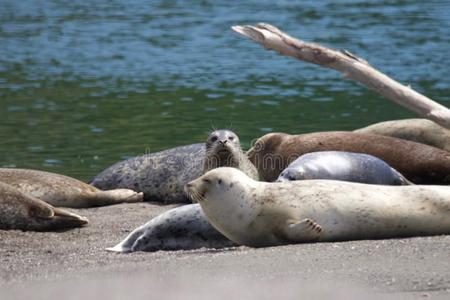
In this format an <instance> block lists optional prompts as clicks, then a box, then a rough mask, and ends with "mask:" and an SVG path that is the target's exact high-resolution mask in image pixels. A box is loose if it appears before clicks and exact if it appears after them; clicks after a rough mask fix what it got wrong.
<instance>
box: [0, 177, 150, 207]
mask: <svg viewBox="0 0 450 300" xmlns="http://www.w3.org/2000/svg"><path fill="white" fill-rule="evenodd" d="M0 182H3V183H6V184H8V185H10V186H12V187H14V188H16V189H18V190H19V191H21V192H22V193H24V194H27V195H30V196H32V197H35V198H38V199H41V200H43V201H45V202H47V203H49V204H51V205H54V206H64V207H73V208H85V207H94V206H103V205H111V204H117V203H123V202H128V203H134V202H140V201H142V199H143V195H142V193H136V192H135V191H132V190H129V189H115V190H110V191H101V190H99V189H97V188H95V187H93V186H91V185H88V184H86V183H84V182H81V181H79V180H77V179H75V178H71V177H68V176H64V175H60V174H55V173H50V172H45V171H37V170H28V169H9V168H0Z"/></svg>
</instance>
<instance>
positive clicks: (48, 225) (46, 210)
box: [0, 182, 88, 231]
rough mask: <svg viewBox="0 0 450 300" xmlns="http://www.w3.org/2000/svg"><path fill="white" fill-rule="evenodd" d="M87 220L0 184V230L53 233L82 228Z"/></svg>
mask: <svg viewBox="0 0 450 300" xmlns="http://www.w3.org/2000/svg"><path fill="white" fill-rule="evenodd" d="M87 223H88V220H87V219H86V218H84V217H81V216H78V215H76V214H74V213H71V212H69V211H66V210H64V209H59V208H55V207H53V206H51V205H50V204H47V203H45V202H44V201H42V200H39V199H37V198H34V197H31V196H29V195H26V194H24V193H22V192H20V191H18V190H17V189H15V188H13V187H12V186H10V185H8V184H5V183H2V182H0V229H20V230H25V231H28V230H32V231H53V230H62V229H68V228H73V227H80V226H84V225H86V224H87Z"/></svg>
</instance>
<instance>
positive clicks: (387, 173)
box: [276, 151, 411, 185]
mask: <svg viewBox="0 0 450 300" xmlns="http://www.w3.org/2000/svg"><path fill="white" fill-rule="evenodd" d="M305 179H331V180H342V181H350V182H359V183H369V184H384V185H409V184H411V183H410V182H409V181H408V180H407V179H406V178H405V177H404V176H403V175H402V174H400V173H399V172H398V171H397V170H395V169H394V168H392V167H391V166H389V165H388V164H387V163H386V162H384V161H383V160H381V159H379V158H377V157H375V156H372V155H369V154H363V153H353V152H345V151H320V152H312V153H307V154H303V155H302V156H300V157H299V158H297V159H296V160H294V161H293V162H292V163H290V164H289V166H288V167H287V168H286V169H284V170H283V172H281V174H280V176H279V177H278V179H277V180H276V181H278V182H282V181H293V180H305Z"/></svg>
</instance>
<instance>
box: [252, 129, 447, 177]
mask: <svg viewBox="0 0 450 300" xmlns="http://www.w3.org/2000/svg"><path fill="white" fill-rule="evenodd" d="M317 151H349V152H357V153H365V154H370V155H373V156H375V157H378V158H380V159H382V160H384V161H385V162H386V163H388V164H389V165H390V166H392V167H393V168H394V169H396V170H397V171H399V172H400V173H401V174H403V175H404V176H405V177H406V178H408V179H409V180H410V181H412V182H414V183H426V184H448V175H450V153H449V152H447V151H444V150H441V149H437V148H434V147H431V146H428V145H424V144H419V143H415V142H411V141H406V140H402V139H397V138H393V137H388V136H382V135H377V134H363V133H355V132H344V131H329V132H317V133H308V134H300V135H289V134H284V133H269V134H266V135H264V136H263V137H261V138H259V139H258V140H257V141H256V143H255V145H254V146H253V147H252V148H251V149H250V150H249V151H248V152H247V155H248V157H249V159H250V161H252V162H253V164H254V165H255V166H256V168H257V169H258V172H259V175H260V177H261V179H262V180H265V181H274V180H276V178H277V177H278V176H279V175H280V173H281V171H282V170H284V169H285V168H286V167H287V166H288V165H289V164H290V163H291V162H292V161H294V160H295V159H296V158H297V157H299V156H300V155H303V154H305V153H310V152H317Z"/></svg>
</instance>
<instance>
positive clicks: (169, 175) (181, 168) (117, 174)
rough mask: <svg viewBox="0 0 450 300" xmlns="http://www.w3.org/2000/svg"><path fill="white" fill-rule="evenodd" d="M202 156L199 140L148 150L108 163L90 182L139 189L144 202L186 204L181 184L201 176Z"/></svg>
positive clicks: (96, 185)
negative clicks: (185, 144) (161, 149)
mask: <svg viewBox="0 0 450 300" xmlns="http://www.w3.org/2000/svg"><path fill="white" fill-rule="evenodd" d="M204 157H205V144H203V143H200V144H192V145H187V146H180V147H176V148H172V149H168V150H164V151H160V152H156V153H149V154H145V155H141V156H137V157H133V158H130V159H127V160H125V161H121V162H118V163H116V164H114V165H112V166H110V167H109V168H107V169H105V170H104V171H103V172H101V173H100V174H98V175H97V176H95V178H94V179H92V180H91V181H90V184H91V185H93V186H95V187H97V188H99V189H102V190H108V189H116V188H126V189H132V190H134V191H137V192H143V193H144V200H145V201H154V202H162V203H165V204H169V203H189V202H191V201H190V200H189V199H188V198H187V196H186V195H185V193H184V191H183V186H184V185H185V184H186V183H187V182H189V181H191V180H193V179H195V178H197V177H199V176H200V175H202V164H203V158H204Z"/></svg>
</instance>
